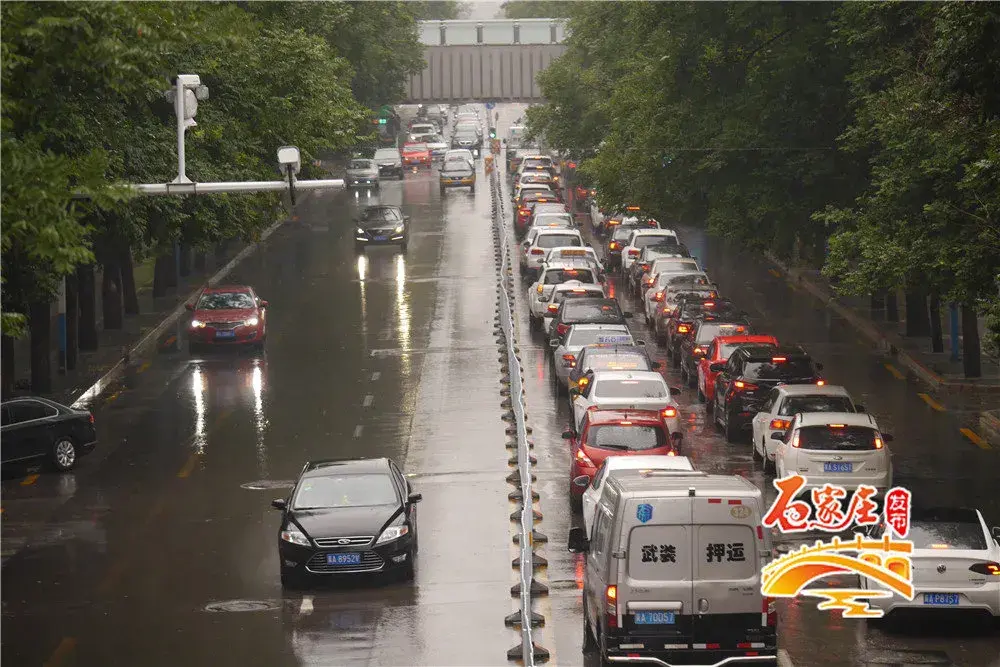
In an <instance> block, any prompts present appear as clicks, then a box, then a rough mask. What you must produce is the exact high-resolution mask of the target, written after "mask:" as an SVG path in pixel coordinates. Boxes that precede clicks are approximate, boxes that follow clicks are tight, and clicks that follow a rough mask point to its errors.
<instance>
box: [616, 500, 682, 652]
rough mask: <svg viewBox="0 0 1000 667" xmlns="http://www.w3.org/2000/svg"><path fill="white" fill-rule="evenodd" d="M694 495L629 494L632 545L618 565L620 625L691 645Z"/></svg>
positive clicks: (627, 523) (627, 528) (626, 525)
mask: <svg viewBox="0 0 1000 667" xmlns="http://www.w3.org/2000/svg"><path fill="white" fill-rule="evenodd" d="M694 500H696V499H694V498H689V497H687V496H681V497H676V498H656V499H642V498H633V499H629V500H628V501H627V503H626V506H625V515H624V518H623V521H622V526H623V530H622V532H623V533H625V535H623V537H625V538H626V539H627V550H626V560H625V562H624V563H622V565H623V567H622V566H620V567H619V568H618V613H619V614H621V618H620V620H619V622H620V623H621V625H620V627H621V628H623V629H624V630H626V631H627V632H628V633H629V634H632V635H655V636H656V638H657V643H659V642H660V640H661V639H662V640H663V642H664V643H665V644H667V645H668V646H669V645H671V644H674V645H676V647H677V648H687V644H689V643H690V642H691V635H692V631H693V630H692V622H693V614H694V613H695V607H694V598H693V589H692V573H693V571H694V570H693V568H694V562H693V558H694V556H696V555H697V554H695V553H692V541H693V539H694V535H693V532H692V527H691V517H692V503H693V501H694ZM623 541H624V540H623Z"/></svg>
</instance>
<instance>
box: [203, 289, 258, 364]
mask: <svg viewBox="0 0 1000 667" xmlns="http://www.w3.org/2000/svg"><path fill="white" fill-rule="evenodd" d="M185 307H186V308H187V309H188V310H190V311H193V312H192V315H191V325H190V327H188V349H189V350H190V351H191V352H195V351H197V349H198V348H199V347H202V346H208V345H227V346H231V345H236V346H244V345H246V346H251V347H253V348H255V349H258V350H263V349H264V343H265V341H266V340H267V301H261V299H260V297H258V296H257V295H256V294H255V293H254V291H253V289H252V288H250V287H247V286H246V285H229V286H225V287H208V288H206V289H205V290H204V291H202V293H201V296H199V297H198V301H197V302H196V303H195V304H194V305H192V304H190V303H189V304H185Z"/></svg>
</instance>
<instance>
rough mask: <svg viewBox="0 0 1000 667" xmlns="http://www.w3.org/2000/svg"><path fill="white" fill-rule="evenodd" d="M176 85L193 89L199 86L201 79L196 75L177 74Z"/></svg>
mask: <svg viewBox="0 0 1000 667" xmlns="http://www.w3.org/2000/svg"><path fill="white" fill-rule="evenodd" d="M177 83H179V84H181V85H182V86H184V87H185V88H194V87H195V86H200V85H201V77H200V76H198V75H197V74H178V75H177Z"/></svg>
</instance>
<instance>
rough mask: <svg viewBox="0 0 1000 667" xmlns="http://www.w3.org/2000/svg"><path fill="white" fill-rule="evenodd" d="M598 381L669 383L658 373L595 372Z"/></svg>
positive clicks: (595, 378)
mask: <svg viewBox="0 0 1000 667" xmlns="http://www.w3.org/2000/svg"><path fill="white" fill-rule="evenodd" d="M598 380H660V381H661V382H663V383H664V384H666V383H667V381H666V379H665V378H664V377H663V375H662V374H661V373H659V372H658V371H594V382H597V381H598Z"/></svg>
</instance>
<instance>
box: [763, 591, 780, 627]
mask: <svg viewBox="0 0 1000 667" xmlns="http://www.w3.org/2000/svg"><path fill="white" fill-rule="evenodd" d="M760 620H761V623H762V624H763V625H764V627H768V628H773V627H775V626H777V625H778V610H777V608H776V607H775V606H774V598H769V597H765V598H763V599H762V600H761V609H760Z"/></svg>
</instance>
